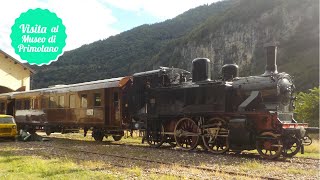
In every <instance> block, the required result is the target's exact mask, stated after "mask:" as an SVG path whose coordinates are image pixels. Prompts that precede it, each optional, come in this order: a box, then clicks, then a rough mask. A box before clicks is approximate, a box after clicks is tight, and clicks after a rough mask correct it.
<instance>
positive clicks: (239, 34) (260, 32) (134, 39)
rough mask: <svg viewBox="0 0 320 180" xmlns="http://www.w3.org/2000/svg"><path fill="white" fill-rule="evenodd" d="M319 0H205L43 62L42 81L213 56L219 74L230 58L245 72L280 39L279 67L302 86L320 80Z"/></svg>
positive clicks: (260, 66)
mask: <svg viewBox="0 0 320 180" xmlns="http://www.w3.org/2000/svg"><path fill="white" fill-rule="evenodd" d="M318 23H319V2H318V1H317V0H305V1H303V3H301V1H300V0H282V1H280V0H268V1H264V0H259V1H257V0H230V1H223V2H219V3H216V4H212V5H210V6H200V7H198V8H195V9H192V10H189V11H187V12H186V13H184V14H182V15H180V16H177V17H176V18H174V19H172V20H167V21H165V22H162V23H157V24H153V25H143V26H140V27H137V28H134V29H132V30H129V31H127V32H124V33H121V34H119V35H117V36H114V37H110V38H108V39H106V40H102V41H97V42H95V43H92V44H90V45H85V46H82V47H80V48H78V49H76V50H73V51H70V52H66V53H65V54H64V55H63V56H61V57H60V59H59V61H57V62H55V63H52V65H50V66H44V67H41V68H37V70H38V74H36V76H35V77H34V82H35V84H36V86H34V87H46V86H48V85H52V84H60V83H75V82H83V81H89V80H96V79H104V78H110V77H117V76H123V75H129V74H131V73H133V72H139V71H144V70H151V69H153V68H157V67H158V66H175V67H180V68H185V69H188V70H191V61H192V60H193V59H194V58H196V57H208V58H209V59H211V61H212V63H213V66H212V71H213V75H214V76H213V77H216V78H217V77H219V76H220V75H219V74H220V69H221V66H222V65H223V64H225V63H237V64H238V65H240V75H243V76H246V75H257V74H262V73H263V72H264V66H265V54H264V49H263V44H264V43H266V42H270V41H279V42H280V46H279V51H278V69H279V71H285V72H288V73H289V74H291V75H294V76H295V84H296V85H297V88H298V89H299V90H306V89H309V88H311V87H314V86H317V85H319V76H318V72H319V41H318V40H319V24H318Z"/></svg>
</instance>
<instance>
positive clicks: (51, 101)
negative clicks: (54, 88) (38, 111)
mask: <svg viewBox="0 0 320 180" xmlns="http://www.w3.org/2000/svg"><path fill="white" fill-rule="evenodd" d="M55 104H56V103H55V102H54V97H53V96H51V97H50V98H49V107H50V108H54V107H55Z"/></svg>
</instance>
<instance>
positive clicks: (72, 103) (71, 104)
mask: <svg viewBox="0 0 320 180" xmlns="http://www.w3.org/2000/svg"><path fill="white" fill-rule="evenodd" d="M69 107H70V108H76V95H74V94H71V95H70V97H69Z"/></svg>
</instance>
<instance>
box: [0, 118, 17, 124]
mask: <svg viewBox="0 0 320 180" xmlns="http://www.w3.org/2000/svg"><path fill="white" fill-rule="evenodd" d="M12 123H14V120H13V118H12V117H2V118H0V124H12Z"/></svg>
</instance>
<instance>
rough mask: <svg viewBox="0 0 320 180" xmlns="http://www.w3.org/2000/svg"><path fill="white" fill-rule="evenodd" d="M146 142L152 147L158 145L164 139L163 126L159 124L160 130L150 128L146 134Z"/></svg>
mask: <svg viewBox="0 0 320 180" xmlns="http://www.w3.org/2000/svg"><path fill="white" fill-rule="evenodd" d="M146 140H147V143H148V144H149V145H150V146H151V147H154V148H158V147H160V146H161V145H162V144H163V143H164V140H165V135H164V128H163V125H162V124H161V127H160V130H156V129H152V130H149V131H148V132H147V134H146Z"/></svg>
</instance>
